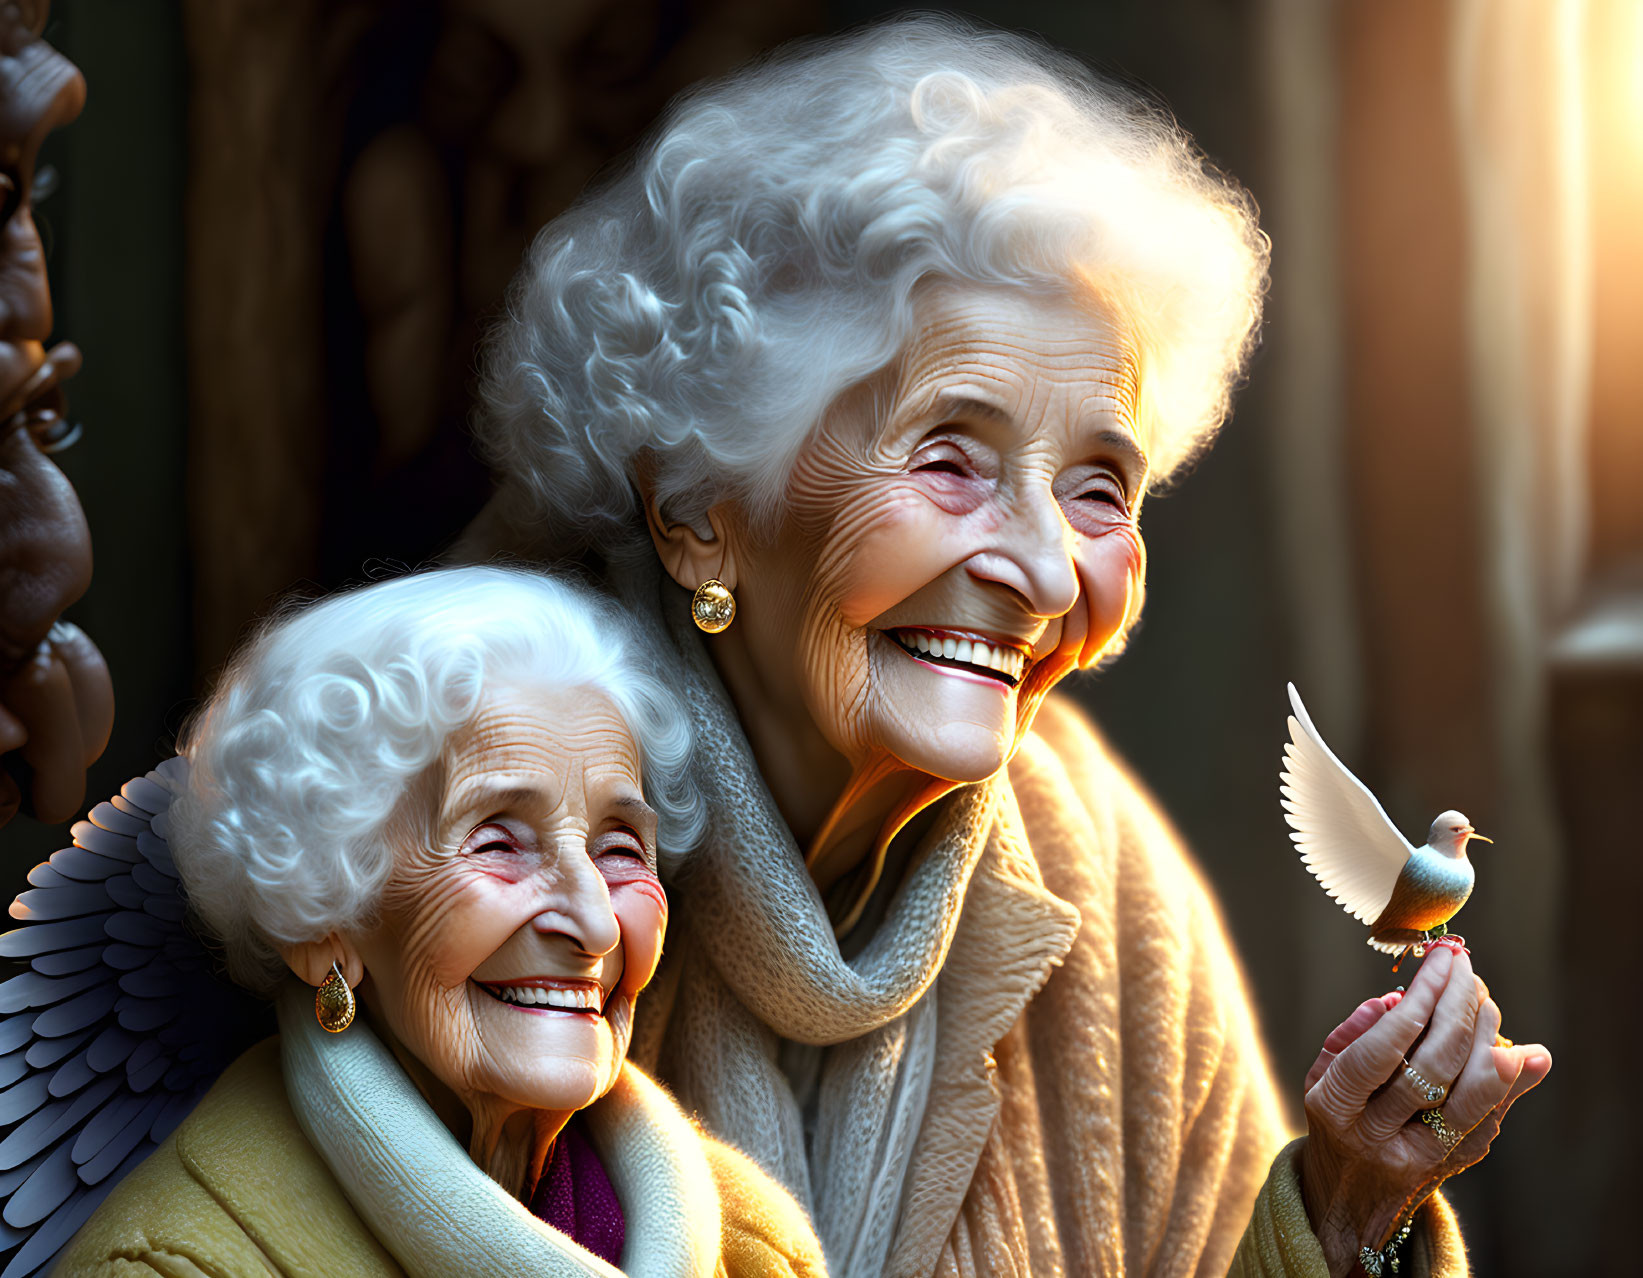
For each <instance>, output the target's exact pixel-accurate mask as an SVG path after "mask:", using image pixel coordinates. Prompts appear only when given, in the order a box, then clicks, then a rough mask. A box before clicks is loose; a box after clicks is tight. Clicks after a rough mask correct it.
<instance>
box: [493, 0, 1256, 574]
mask: <svg viewBox="0 0 1643 1278" xmlns="http://www.w3.org/2000/svg"><path fill="white" fill-rule="evenodd" d="M1266 266H1267V242H1266V237H1265V236H1264V235H1263V234H1262V232H1261V231H1260V230H1259V229H1258V227H1257V226H1256V222H1255V214H1254V207H1253V204H1252V201H1251V200H1250V199H1249V197H1248V195H1247V194H1246V193H1245V192H1244V191H1243V190H1242V188H1240V187H1238V186H1237V185H1236V184H1235V183H1233V182H1232V181H1230V180H1229V179H1227V178H1226V177H1224V176H1222V175H1221V174H1219V173H1217V172H1216V171H1214V170H1213V169H1212V168H1210V167H1209V166H1208V165H1207V163H1206V162H1205V160H1204V158H1203V156H1202V155H1201V154H1200V153H1199V152H1198V151H1197V149H1196V148H1195V147H1194V145H1193V143H1192V141H1191V140H1190V139H1189V138H1188V137H1187V136H1186V134H1185V133H1183V132H1182V130H1181V129H1180V128H1179V127H1178V126H1177V125H1176V124H1175V123H1174V121H1173V120H1172V119H1171V118H1169V117H1168V116H1167V114H1165V113H1163V112H1162V111H1160V110H1159V109H1158V108H1157V107H1156V106H1154V105H1152V104H1150V103H1148V102H1146V101H1144V100H1143V99H1141V98H1139V97H1138V96H1137V95H1135V94H1134V93H1132V92H1130V91H1129V90H1127V89H1125V88H1123V87H1121V86H1118V85H1115V84H1112V83H1109V82H1107V81H1105V80H1103V79H1100V78H1099V77H1097V76H1096V75H1094V74H1093V73H1092V72H1090V71H1089V70H1087V69H1086V68H1085V67H1084V66H1083V65H1082V64H1080V63H1079V62H1077V61H1076V60H1075V59H1073V58H1071V57H1070V56H1068V55H1065V54H1062V53H1059V52H1057V51H1055V50H1053V49H1050V48H1048V47H1047V46H1045V45H1043V44H1040V43H1038V42H1036V41H1034V40H1031V39H1028V38H1026V37H1023V36H1017V35H1011V34H1007V33H1004V32H1000V31H994V30H986V29H983V28H980V27H977V26H975V25H973V24H970V23H968V22H965V21H962V20H959V19H954V18H946V17H935V16H929V15H925V16H920V17H915V18H911V19H898V20H894V21H891V22H888V23H883V24H879V25H875V26H872V27H868V28H865V29H863V30H859V31H855V32H852V33H848V34H846V35H843V36H840V37H836V38H833V39H828V40H821V41H814V42H808V43H801V44H796V45H792V46H788V47H787V48H784V49H782V50H779V51H778V52H777V53H776V54H774V55H773V56H771V57H769V58H767V59H765V60H763V61H761V62H758V63H755V64H754V65H752V66H750V67H748V68H746V69H745V70H743V71H741V72H739V73H737V74H735V75H732V76H730V77H729V78H727V79H724V80H721V81H718V82H716V83H711V84H708V85H705V86H702V87H698V88H696V89H695V90H693V91H691V92H689V93H688V94H686V95H685V96H683V97H682V98H680V99H679V100H678V101H676V102H675V103H674V104H673V106H672V108H671V110H670V112H669V114H668V115H667V116H666V118H665V120H664V121H663V123H662V124H661V126H660V127H659V129H658V130H657V132H656V133H655V135H654V136H653V137H652V138H651V139H650V140H649V142H648V143H646V144H645V145H644V146H643V147H642V148H641V149H640V150H639V152H638V153H637V155H636V157H635V158H634V159H633V161H632V163H631V165H630V166H629V167H628V168H627V169H626V170H625V171H623V172H621V173H620V174H619V175H617V176H616V177H614V178H613V179H612V180H610V181H609V182H607V183H606V184H605V185H604V186H602V187H601V188H599V189H597V190H596V191H593V192H591V193H590V194H588V195H587V196H585V197H584V198H583V200H582V201H581V202H580V203H579V204H578V205H576V206H575V207H573V208H572V209H571V210H570V211H569V212H567V213H565V214H564V215H563V216H561V217H560V218H558V219H557V220H556V221H554V222H552V223H550V224H549V225H548V226H547V227H545V228H544V229H543V231H542V232H541V234H540V235H539V236H538V237H537V240H536V242H535V244H534V245H533V247H532V249H531V252H530V254H529V256H528V258H527V260H526V263H525V266H524V268H523V270H522V271H521V273H520V275H519V276H518V278H517V279H516V280H515V283H514V286H513V289H512V292H511V294H510V299H509V307H508V311H507V315H506V317H505V319H504V320H503V321H502V322H500V323H499V324H498V325H497V327H496V328H495V330H494V331H493V333H492V335H491V338H490V341H489V343H488V348H487V352H486V358H485V365H484V376H483V384H482V390H481V396H480V400H481V402H480V407H479V410H478V414H477V419H476V424H477V430H478V434H479V437H480V440H481V442H482V444H483V446H484V448H485V450H486V452H487V454H488V457H489V459H490V461H491V462H492V464H493V465H494V466H495V467H496V468H497V470H498V471H499V473H500V474H501V476H502V479H503V490H502V491H503V494H504V499H505V501H506V502H507V503H508V505H507V512H508V513H507V517H508V518H509V519H510V520H512V521H514V522H515V523H524V524H526V525H529V526H533V527H534V529H535V531H536V533H537V534H538V535H539V536H540V539H541V540H542V541H544V542H547V543H549V544H553V545H554V546H555V548H556V549H558V550H561V551H564V552H566V553H567V554H569V553H575V552H578V551H581V550H586V549H592V550H595V551H598V552H600V553H603V554H605V555H607V556H619V555H622V554H624V553H632V552H633V551H634V550H636V549H637V548H638V547H640V546H643V545H644V544H645V533H644V526H643V521H642V518H641V513H642V512H641V510H640V506H639V502H638V497H637V493H636V490H635V488H634V484H633V476H634V470H635V464H636V460H637V459H638V458H639V456H640V455H641V454H648V457H649V459H650V460H649V463H648V464H649V469H650V472H651V477H652V480H653V482H654V484H655V488H656V496H657V498H658V500H659V502H660V505H661V507H662V509H663V510H664V511H665V512H666V513H667V516H668V517H669V518H670V519H678V520H682V521H683V522H686V523H689V524H691V525H692V526H694V527H696V528H698V529H700V530H705V527H706V525H705V523H704V522H703V520H702V516H703V515H704V513H705V512H706V510H707V509H708V508H710V507H711V506H712V505H714V504H715V503H717V502H719V501H722V500H726V499H734V500H738V501H740V502H741V503H742V504H743V505H744V508H745V509H746V510H747V511H748V513H749V514H750V515H751V516H752V517H753V519H754V520H755V521H759V520H761V519H768V518H770V517H771V515H772V513H773V512H774V510H775V509H776V507H777V505H778V503H779V501H780V497H781V493H782V490H783V486H784V483H785V481H786V479H787V476H788V474H789V472H790V470H791V468H792V465H793V463H794V460H795V458H796V456H797V454H798V452H799V450H800V449H801V447H802V445H803V443H804V441H805V439H806V438H807V436H808V434H809V432H810V430H811V429H812V428H813V427H814V426H815V425H816V423H817V422H818V421H820V420H821V419H822V417H823V415H824V413H825V411H826V409H827V408H828V406H829V405H830V404H831V403H833V401H834V400H835V399H837V398H838V396H839V395H840V394H842V393H843V392H844V391H846V390H847V389H849V388H850V387H852V386H854V385H856V384H858V383H860V382H862V381H863V380H864V379H866V378H868V377H870V376H872V375H873V374H874V373H876V372H878V371H880V370H882V369H884V368H886V367H888V366H889V365H890V364H891V363H892V362H893V360H894V359H895V358H896V356H897V354H898V353H899V352H900V351H901V350H902V349H903V347H904V346H905V345H906V343H907V341H908V340H909V338H910V337H911V336H912V334H913V333H914V331H915V327H914V325H915V316H914V301H915V293H916V290H917V288H918V286H919V285H920V284H921V282H923V281H926V280H931V279H936V280H947V281H956V282H969V283H975V284H980V285H995V286H1006V287H1017V288H1027V289H1033V290H1044V289H1050V290H1060V291H1062V292H1063V293H1068V294H1072V295H1077V296H1085V297H1092V298H1095V299H1096V300H1098V301H1100V302H1101V303H1102V304H1103V305H1104V306H1105V307H1106V308H1107V309H1108V310H1109V311H1110V312H1111V313H1112V314H1113V315H1114V316H1115V317H1116V318H1117V319H1118V321H1119V322H1120V323H1121V324H1122V325H1123V326H1125V328H1126V330H1127V332H1126V336H1127V337H1128V339H1129V343H1130V346H1131V348H1132V349H1133V351H1134V353H1135V357H1136V363H1137V367H1136V373H1137V379H1138V384H1139V404H1138V418H1139V421H1138V425H1139V428H1140V430H1141V433H1142V437H1143V440H1144V441H1145V443H1146V445H1147V447H1148V451H1149V454H1150V459H1151V465H1152V473H1153V477H1154V479H1155V480H1156V479H1161V478H1163V477H1165V476H1167V475H1168V474H1169V473H1170V472H1171V471H1173V470H1175V469H1176V468H1178V467H1179V466H1180V465H1181V464H1182V462H1184V461H1185V460H1187V459H1188V458H1189V457H1190V456H1191V455H1192V454H1193V453H1194V452H1195V451H1196V450H1197V449H1198V448H1200V447H1201V446H1202V445H1203V444H1204V442H1205V441H1206V440H1207V439H1208V438H1209V437H1210V436H1211V435H1212V434H1213V432H1214V431H1215V430H1216V428H1217V427H1218V426H1219V424H1220V422H1221V420H1222V419H1223V417H1224V416H1225V415H1226V412H1227V406H1228V399H1229V396H1230V392H1231V389H1232V387H1233V385H1234V384H1235V382H1236V380H1237V379H1238V377H1239V376H1240V375H1241V373H1242V370H1243V367H1244V364H1245V361H1246V359H1247V357H1248V354H1249V352H1250V349H1251V347H1252V345H1253V342H1254V338H1255V333H1256V329H1257V326H1258V323H1259V318H1260V306H1261V297H1262V293H1263V291H1264V288H1265V281H1266Z"/></svg>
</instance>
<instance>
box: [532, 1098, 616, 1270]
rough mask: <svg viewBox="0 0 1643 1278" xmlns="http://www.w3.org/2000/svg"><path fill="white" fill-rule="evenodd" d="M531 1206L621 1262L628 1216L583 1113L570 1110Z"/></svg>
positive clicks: (578, 1239) (606, 1256)
mask: <svg viewBox="0 0 1643 1278" xmlns="http://www.w3.org/2000/svg"><path fill="white" fill-rule="evenodd" d="M531 1212H532V1214H534V1215H535V1216H536V1217H537V1219H538V1220H544V1221H546V1222H547V1223H548V1224H550V1225H552V1226H553V1227H554V1228H555V1229H557V1230H559V1232H560V1233H563V1234H569V1235H570V1237H571V1239H572V1240H573V1241H574V1242H576V1243H577V1244H578V1245H580V1246H583V1247H586V1248H587V1249H588V1250H589V1251H591V1252H592V1253H593V1254H594V1255H595V1256H598V1257H599V1259H601V1260H603V1261H606V1262H607V1263H609V1264H612V1265H616V1266H617V1267H618V1268H620V1264H621V1259H622V1243H623V1242H624V1241H625V1240H626V1238H627V1222H626V1221H625V1220H624V1219H623V1217H622V1204H621V1203H619V1202H618V1201H617V1200H616V1189H615V1187H614V1186H612V1185H611V1183H610V1177H609V1176H607V1175H606V1174H605V1165H604V1164H603V1163H601V1162H600V1161H599V1155H598V1154H597V1153H596V1152H595V1151H594V1148H593V1144H592V1142H590V1141H589V1140H588V1137H587V1133H586V1132H585V1131H584V1130H583V1126H582V1119H581V1116H580V1115H572V1116H571V1120H570V1122H568V1123H566V1124H565V1129H564V1131H562V1132H560V1133H559V1139H558V1140H556V1141H554V1142H553V1152H552V1153H550V1154H549V1155H548V1165H547V1166H546V1167H544V1168H543V1169H542V1179H541V1180H540V1181H538V1182H537V1185H536V1193H535V1195H534V1196H533V1197H532V1198H531Z"/></svg>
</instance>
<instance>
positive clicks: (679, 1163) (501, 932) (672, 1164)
mask: <svg viewBox="0 0 1643 1278" xmlns="http://www.w3.org/2000/svg"><path fill="white" fill-rule="evenodd" d="M690 742H691V733H690V728H689V725H688V722H687V720H686V718H685V716H684V713H683V710H682V708H681V707H680V705H679V704H678V702H677V701H676V700H675V698H674V697H673V695H672V694H671V693H670V692H669V691H668V690H667V688H666V687H665V686H664V685H663V684H662V682H660V680H659V679H658V677H657V665H656V662H655V660H654V657H653V655H652V654H650V653H649V652H648V651H647V650H646V647H645V645H644V644H643V643H641V642H640V641H638V640H637V638H636V637H635V635H634V634H633V632H632V630H631V628H630V626H629V625H628V623H627V622H626V620H625V619H624V618H623V617H622V616H621V614H620V612H619V610H618V609H616V608H614V607H612V606H610V605H609V604H608V602H606V601H604V600H601V599H600V598H599V597H597V596H596V595H594V594H593V593H592V592H590V591H588V590H586V589H584V588H577V587H572V586H570V585H567V584H565V583H563V582H559V581H555V580H552V579H549V578H546V577H542V576H540V575H538V574H535V573H528V572H524V571H520V570H509V569H502V568H462V569H450V570H445V571H440V572H432V573H424V574H419V575H416V576H410V577H405V578H401V579H397V580H393V581H387V582H381V583H378V584H375V585H372V586H368V587H365V588H363V589H360V590H357V591H353V592H350V593H347V594H344V595H341V596H338V597H334V598H331V599H327V600H324V601H321V602H320V603H317V604H314V605H311V606H308V607H305V608H303V609H301V610H300V611H298V612H296V613H295V614H294V615H288V616H286V617H284V618H282V619H278V620H276V621H275V622H274V623H273V624H272V625H271V626H269V627H267V628H266V629H265V630H264V632H263V633H262V634H260V635H259V636H258V637H257V638H256V639H255V640H254V641H253V642H252V643H251V644H250V645H248V647H247V648H246V649H245V650H244V651H243V652H242V653H241V654H240V655H239V656H238V657H237V658H236V659H235V661H234V663H233V664H232V666H231V667H230V668H229V670H228V672H227V674H226V675H225V676H224V678H223V680H222V683H221V685H220V687H219V688H218V689H217V691H216V693H215V694H214V695H213V697H212V698H211V700H210V701H209V702H208V704H207V705H206V707H205V709H204V710H203V711H202V713H201V715H200V716H199V717H198V719H197V720H196V722H195V723H194V725H193V726H192V728H191V729H190V731H189V732H188V734H187V736H186V738H185V740H184V742H183V749H182V754H183V756H184V757H185V758H186V759H187V761H188V771H187V780H186V782H185V783H184V784H183V785H182V788H181V791H180V793H179V795H178V797H177V798H176V800H175V802H174V803H173V804H172V805H171V807H170V810H169V812H168V813H167V816H168V817H169V831H168V833H169V839H170V843H171V850H172V856H173V858H174V861H175V865H176V868H177V870H178V872H179V874H180V876H181V879H182V883H183V887H184V890H185V892H186V894H187V897H188V901H189V904H190V906H191V908H192V910H193V912H194V913H195V915H196V916H197V917H198V919H199V920H200V922H201V923H202V924H203V925H204V927H205V928H206V930H207V931H208V932H209V934H210V935H211V936H212V937H213V938H215V939H216V940H217V941H218V943H219V944H220V946H221V948H222V951H223V953H224V955H225V957H226V959H227V962H228V967H229V970H230V972H231V973H232V974H233V975H234V976H235V977H236V978H237V979H238V980H239V982H240V983H241V984H242V985H244V986H246V987H247V988H249V989H252V990H254V991H257V992H261V993H266V994H269V995H271V996H276V997H277V999H278V1010H279V1021H280V1035H279V1037H278V1039H271V1040H269V1041H267V1042H265V1043H263V1044H261V1045H260V1046H258V1047H256V1048H253V1049H252V1050H251V1051H250V1052H248V1053H247V1054H246V1055H244V1056H242V1057H241V1058H240V1059H239V1060H238V1061H237V1062H236V1063H235V1064H234V1065H232V1066H231V1067H230V1068H229V1070H228V1071H227V1073H226V1074H225V1075H224V1076H223V1077H222V1078H221V1079H220V1080H219V1081H218V1082H217V1084H216V1085H215V1086H214V1087H213V1088H212V1090H211V1091H210V1092H209V1093H208V1094H207V1095H206V1096H205V1098H204V1099H203V1100H202V1101H201V1102H200V1103H199V1105H198V1106H197V1107H196V1108H195V1109H194V1111H193V1112H192V1113H191V1114H190V1115H189V1116H188V1117H187V1119H186V1120H184V1121H183V1123H182V1125H181V1126H180V1127H179V1128H178V1129H177V1130H176V1131H175V1132H174V1133H173V1134H172V1135H171V1136H170V1137H169V1138H168V1139H167V1140H166V1141H165V1142H164V1143H163V1144H162V1145H161V1146H160V1147H159V1148H158V1149H157V1150H156V1151H155V1152H154V1153H153V1154H152V1155H151V1156H150V1157H149V1158H148V1159H147V1160H146V1161H145V1162H143V1163H142V1164H141V1166H139V1167H138V1168H137V1169H136V1170H135V1171H133V1172H132V1173H131V1174H130V1175H129V1176H127V1177H126V1178H125V1179H124V1180H123V1181H121V1182H120V1184H119V1185H118V1187H117V1188H116V1189H115V1191H114V1193H113V1194H112V1195H111V1196H110V1197H109V1198H108V1199H107V1201H105V1202H104V1203H103V1204H102V1206H101V1208H100V1209H99V1210H98V1211H97V1213H96V1215H95V1216H93V1217H92V1219H91V1220H90V1222H89V1223H88V1224H87V1225H86V1226H85V1227H84V1228H83V1229H82V1230H81V1231H80V1232H79V1234H78V1235H77V1236H76V1238H75V1240H74V1242H73V1243H72V1244H71V1245H70V1247H69V1249H68V1251H67V1252H66V1254H65V1255H64V1257H63V1259H62V1262H61V1263H60V1265H59V1266H58V1268H57V1269H56V1271H55V1272H57V1273H58V1274H68V1275H112V1274H132V1273H139V1272H158V1273H163V1274H168V1275H184V1276H186V1275H201V1274H211V1275H224V1276H226V1275H245V1276H246V1278H251V1276H253V1275H266V1274H268V1273H270V1272H274V1273H312V1274H336V1275H342V1274H347V1275H350V1276H363V1275H381V1276H383V1278H387V1276H388V1275H396V1274H412V1275H441V1276H443V1275H458V1274H461V1275H472V1274H496V1275H514V1274H527V1273H528V1274H552V1275H560V1276H562V1278H570V1276H572V1275H584V1276H586V1275H615V1274H617V1273H618V1272H622V1273H631V1274H652V1275H657V1276H658V1278H663V1276H666V1278H675V1276H681V1275H696V1276H697V1278H714V1276H715V1275H727V1274H728V1275H771V1276H785V1278H797V1276H799V1275H806V1274H809V1275H818V1276H819V1275H820V1274H821V1273H822V1272H823V1262H822V1257H821V1253H820V1249H819V1246H818V1245H817V1243H816V1241H815V1239H814V1237H813V1236H812V1235H811V1233H810V1230H809V1226H808V1225H807V1223H806V1222H805V1219H804V1216H803V1214H802V1213H801V1212H800V1211H799V1209H798V1207H797V1205H796V1204H794V1203H793V1201H792V1200H791V1199H790V1198H789V1197H788V1196H787V1195H786V1194H784V1193H783V1192H782V1191H781V1190H780V1189H779V1188H778V1187H777V1186H776V1185H774V1184H772V1183H771V1182H770V1181H769V1180H768V1179H767V1178H766V1177H765V1176H763V1175H762V1174H761V1173H760V1172H759V1171H758V1170H757V1168H755V1167H754V1166H753V1165H752V1164H751V1163H750V1162H748V1161H747V1160H746V1159H745V1158H744V1157H742V1156H741V1155H739V1154H736V1153H735V1152H734V1151H732V1150H729V1149H727V1148H725V1147H724V1146H721V1145H719V1144H717V1143H715V1142H712V1141H704V1140H703V1139H702V1138H701V1136H700V1135H699V1133H698V1132H697V1131H696V1130H695V1129H694V1128H692V1127H691V1125H690V1124H689V1123H688V1122H687V1121H686V1120H685V1118H684V1116H683V1115H682V1114H681V1113H680V1112H679V1111H678V1109H677V1108H676V1107H675V1106H674V1105H673V1103H672V1102H671V1101H670V1100H669V1099H668V1097H667V1096H666V1094H665V1093H664V1092H662V1091H661V1090H660V1089H659V1088H657V1087H656V1086H655V1085H654V1084H653V1083H651V1082H650V1081H649V1080H648V1079H647V1078H646V1077H645V1076H644V1075H643V1074H641V1073H639V1072H638V1071H637V1070H635V1069H633V1068H632V1067H631V1066H628V1065H626V1064H625V1060H626V1056H627V1048H628V1043H629V1038H630V1035H631V1031H632V1025H633V1010H634V1002H635V999H636V998H637V997H638V995H639V992H640V990H641V989H643V987H644V986H645V984H646V983H647V982H648V981H649V980H650V978H651V975H652V973H653V972H654V971H655V969H656V963H657V959H658V957H659V955H660V952H661V944H662V937H663V932H664V930H665V928H666V923H667V899H666V897H665V895H664V894H663V891H662V888H661V885H660V883H659V881H658V877H657V866H658V862H659V861H660V862H662V863H668V862H669V861H670V860H672V859H674V858H676V857H677V856H678V855H679V854H680V853H682V852H684V851H685V850H686V849H688V847H689V846H690V844H691V842H692V841H693V840H694V838H695V835H696V831H697V830H698V829H699V828H700V825H701V817H702V810H701V798H700V796H699V795H698V794H697V793H696V792H695V790H694V788H693V786H692V785H691V784H690V781H689V779H688V777H687V775H686V772H685V763H686V759H687V757H688V754H689V749H690ZM293 975H294V976H295V977H296V978H297V979H296V980H293V979H292V977H293ZM316 989H317V991H318V993H317V994H316V992H315V991H316ZM356 991H357V1002H356ZM356 1005H357V1007H358V1008H359V1009H360V1010H361V1012H362V1014H361V1015H359V1016H358V1017H357V1018H356V1016H355V1009H356ZM146 1121H147V1120H146V1118H145V1120H144V1122H145V1124H146ZM271 1169H272V1173H273V1174H270V1173H271Z"/></svg>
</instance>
